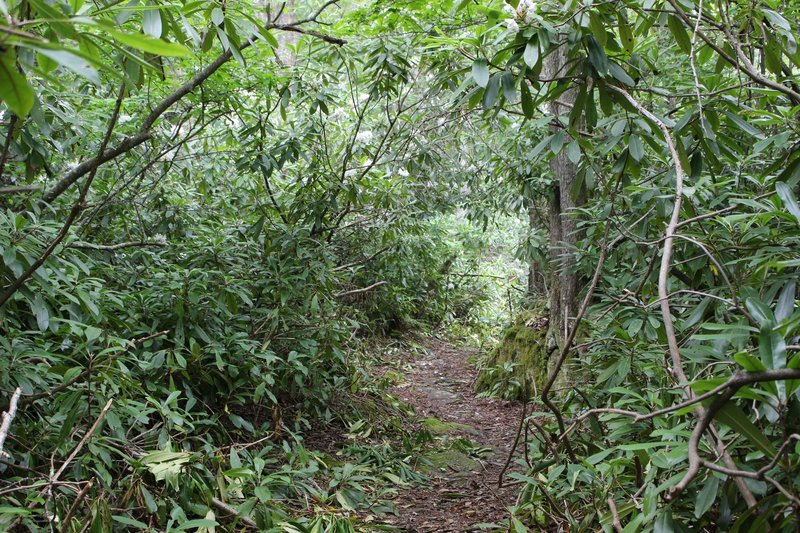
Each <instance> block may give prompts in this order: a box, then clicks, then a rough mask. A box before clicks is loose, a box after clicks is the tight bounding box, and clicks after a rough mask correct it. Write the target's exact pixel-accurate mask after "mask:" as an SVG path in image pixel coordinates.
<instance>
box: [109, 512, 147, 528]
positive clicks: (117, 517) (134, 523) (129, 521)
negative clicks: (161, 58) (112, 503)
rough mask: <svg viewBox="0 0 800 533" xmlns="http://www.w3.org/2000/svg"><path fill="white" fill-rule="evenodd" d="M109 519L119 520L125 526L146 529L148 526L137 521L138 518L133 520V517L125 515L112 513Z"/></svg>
mask: <svg viewBox="0 0 800 533" xmlns="http://www.w3.org/2000/svg"><path fill="white" fill-rule="evenodd" d="M111 520H113V521H114V522H119V523H120V524H122V525H125V526H133V527H135V528H137V529H140V530H147V529H148V527H149V526H148V525H147V524H145V523H144V522H139V521H138V520H134V519H133V518H128V517H127V516H124V515H114V516H112V517H111Z"/></svg>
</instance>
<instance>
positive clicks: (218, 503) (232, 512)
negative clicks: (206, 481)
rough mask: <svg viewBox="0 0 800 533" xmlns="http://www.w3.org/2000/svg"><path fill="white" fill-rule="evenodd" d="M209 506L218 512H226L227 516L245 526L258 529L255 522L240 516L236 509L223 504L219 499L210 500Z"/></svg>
mask: <svg viewBox="0 0 800 533" xmlns="http://www.w3.org/2000/svg"><path fill="white" fill-rule="evenodd" d="M211 505H212V506H213V507H215V508H217V509H219V510H220V511H223V512H226V513H228V514H229V515H232V516H234V517H236V519H238V520H240V521H241V522H242V524H245V525H246V526H249V527H253V528H258V524H256V521H255V520H253V519H252V518H250V517H247V516H242V515H240V514H239V510H238V509H236V507H234V506H233V505H229V504H227V503H225V502H223V501H222V500H220V499H219V498H212V499H211Z"/></svg>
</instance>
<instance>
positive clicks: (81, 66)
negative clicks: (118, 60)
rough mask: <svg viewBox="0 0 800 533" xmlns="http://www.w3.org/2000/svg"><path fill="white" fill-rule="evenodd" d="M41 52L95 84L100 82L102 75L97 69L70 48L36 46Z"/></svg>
mask: <svg viewBox="0 0 800 533" xmlns="http://www.w3.org/2000/svg"><path fill="white" fill-rule="evenodd" d="M31 48H34V49H35V50H36V51H37V52H38V53H39V54H41V55H43V56H45V57H47V58H49V59H51V60H53V61H55V62H56V63H57V64H58V65H60V66H62V67H64V68H66V69H69V70H71V71H72V72H74V73H75V74H77V75H78V76H82V77H84V78H86V79H87V80H89V81H91V82H92V83H94V84H97V85H99V84H100V76H99V75H98V74H97V70H95V68H94V67H93V66H92V65H90V64H89V62H88V61H86V60H85V59H83V58H82V57H80V56H79V55H77V54H75V53H74V52H70V51H69V50H52V49H49V48H42V47H34V46H32V47H31Z"/></svg>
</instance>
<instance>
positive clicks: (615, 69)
mask: <svg viewBox="0 0 800 533" xmlns="http://www.w3.org/2000/svg"><path fill="white" fill-rule="evenodd" d="M608 72H609V73H610V74H611V75H612V76H614V79H616V80H618V81H620V82H621V83H624V84H625V85H627V86H628V87H633V86H634V85H635V84H636V82H634V81H633V78H631V77H630V76H629V75H628V73H627V72H625V69H623V68H622V67H621V66H619V65H617V64H616V63H614V62H613V61H609V62H608Z"/></svg>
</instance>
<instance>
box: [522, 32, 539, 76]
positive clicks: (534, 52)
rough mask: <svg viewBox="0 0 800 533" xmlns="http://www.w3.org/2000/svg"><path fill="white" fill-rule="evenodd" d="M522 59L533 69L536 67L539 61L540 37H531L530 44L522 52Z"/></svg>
mask: <svg viewBox="0 0 800 533" xmlns="http://www.w3.org/2000/svg"><path fill="white" fill-rule="evenodd" d="M522 59H523V60H524V61H525V64H526V65H528V68H530V69H531V70H533V69H534V68H535V67H536V64H537V63H539V40H538V39H531V40H530V41H529V42H528V44H526V45H525V52H523V54H522Z"/></svg>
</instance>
